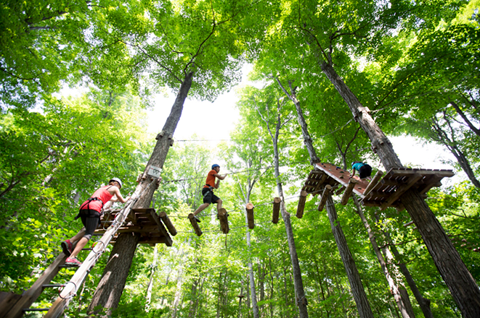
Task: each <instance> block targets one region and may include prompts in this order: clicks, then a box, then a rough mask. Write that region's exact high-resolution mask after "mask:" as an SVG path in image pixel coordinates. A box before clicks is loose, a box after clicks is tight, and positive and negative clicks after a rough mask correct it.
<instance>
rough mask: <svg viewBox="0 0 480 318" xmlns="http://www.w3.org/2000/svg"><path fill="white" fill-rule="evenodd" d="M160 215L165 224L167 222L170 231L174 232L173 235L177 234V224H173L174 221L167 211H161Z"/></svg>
mask: <svg viewBox="0 0 480 318" xmlns="http://www.w3.org/2000/svg"><path fill="white" fill-rule="evenodd" d="M159 217H160V219H161V220H162V222H163V224H165V226H166V227H167V229H168V232H170V234H172V235H173V236H175V235H177V229H176V228H175V226H173V223H172V221H171V220H170V218H169V217H168V215H167V213H165V212H160V214H159Z"/></svg>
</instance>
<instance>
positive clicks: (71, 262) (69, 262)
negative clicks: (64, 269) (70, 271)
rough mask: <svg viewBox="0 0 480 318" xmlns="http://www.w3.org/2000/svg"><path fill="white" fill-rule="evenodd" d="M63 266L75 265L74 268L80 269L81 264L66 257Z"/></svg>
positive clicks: (74, 259) (72, 258) (73, 258)
mask: <svg viewBox="0 0 480 318" xmlns="http://www.w3.org/2000/svg"><path fill="white" fill-rule="evenodd" d="M65 265H76V266H78V267H80V266H82V262H80V261H79V260H78V259H76V258H75V257H67V260H66V261H65Z"/></svg>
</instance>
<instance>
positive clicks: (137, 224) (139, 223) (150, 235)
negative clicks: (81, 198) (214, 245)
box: [95, 208, 177, 246]
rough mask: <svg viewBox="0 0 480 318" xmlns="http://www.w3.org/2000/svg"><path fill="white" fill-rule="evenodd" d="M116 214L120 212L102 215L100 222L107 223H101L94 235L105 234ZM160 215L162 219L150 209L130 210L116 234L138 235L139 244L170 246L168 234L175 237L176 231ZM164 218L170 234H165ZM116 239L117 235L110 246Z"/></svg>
mask: <svg viewBox="0 0 480 318" xmlns="http://www.w3.org/2000/svg"><path fill="white" fill-rule="evenodd" d="M118 212H120V210H114V211H111V212H110V213H108V212H106V213H104V215H103V219H102V221H104V222H105V221H106V222H107V223H101V224H100V225H99V227H98V228H97V230H95V234H103V233H105V231H106V229H107V228H108V227H109V226H110V224H111V223H109V222H113V221H114V220H115V217H116V214H117V213H118ZM160 215H161V216H162V218H160V216H159V214H157V213H156V212H155V209H151V208H147V209H132V210H131V213H130V215H129V216H128V218H127V220H126V221H125V223H124V224H123V226H122V227H120V228H119V229H118V231H117V234H120V233H138V234H140V241H139V243H140V244H150V245H155V244H156V243H164V244H166V245H167V246H172V243H173V242H172V238H171V237H170V234H172V235H176V234H177V233H176V230H175V228H174V227H173V225H172V224H171V222H170V221H169V219H168V217H167V216H166V215H164V214H163V213H160ZM165 218H166V220H168V221H167V222H165V223H166V225H167V228H168V229H169V230H170V234H169V233H168V232H167V229H166V228H165V224H164V222H163V221H162V219H165ZM117 237H118V235H117V236H115V237H114V238H113V239H112V240H111V241H110V244H115V242H116V238H117Z"/></svg>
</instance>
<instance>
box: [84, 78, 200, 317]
mask: <svg viewBox="0 0 480 318" xmlns="http://www.w3.org/2000/svg"><path fill="white" fill-rule="evenodd" d="M192 78H193V73H188V74H186V75H185V79H184V81H183V83H182V85H181V87H180V89H179V91H178V94H177V98H176V99H175V102H174V104H173V106H172V110H171V112H170V115H169V116H168V118H167V121H166V122H165V125H164V126H163V129H162V130H163V133H164V135H163V137H162V138H159V139H158V140H157V143H156V145H155V148H154V150H153V153H152V155H151V156H150V160H149V161H148V163H147V166H146V169H145V171H148V170H147V169H149V168H150V166H156V167H160V168H163V164H164V163H165V159H166V158H167V153H168V151H169V149H170V140H169V138H168V137H169V136H173V133H174V132H175V129H176V127H177V124H178V122H179V120H180V117H181V115H182V110H183V105H184V103H185V99H186V98H187V95H188V91H189V90H190V87H191V85H192ZM150 184H151V182H150V181H149V180H148V179H144V180H142V181H140V183H139V184H138V186H137V188H136V190H135V193H136V194H137V193H138V194H140V195H141V196H140V198H139V199H138V200H137V202H136V203H135V205H134V208H142V207H149V206H150V202H151V200H152V197H153V194H154V192H155V190H156V188H155V187H154V186H150ZM124 236H125V237H128V238H127V239H124V240H122V242H124V243H122V244H119V243H118V242H119V241H120V239H121V238H122V237H124ZM132 237H133V238H132ZM138 240H139V238H138V237H137V236H132V235H131V234H129V233H122V234H120V236H119V239H118V240H117V243H116V244H115V245H114V247H113V249H112V252H111V256H110V261H109V262H108V264H107V266H106V267H105V270H104V272H103V275H102V279H101V280H100V284H99V285H98V286H97V289H96V291H95V293H94V295H93V297H92V303H91V304H90V306H89V307H88V311H93V310H94V308H95V307H97V306H101V307H104V308H108V309H112V308H116V307H117V306H118V303H119V301H120V297H121V295H122V291H123V288H124V286H125V282H126V279H127V276H128V271H129V269H130V265H131V263H132V259H133V256H134V254H135V253H131V254H126V253H124V251H130V250H133V251H135V249H136V246H137V244H138ZM112 255H118V256H115V257H112ZM117 264H118V265H117ZM124 264H128V267H125V265H124ZM119 272H122V275H120V274H117V273H119ZM112 273H115V275H112ZM117 275H119V277H116V276H117ZM114 277H115V279H114Z"/></svg>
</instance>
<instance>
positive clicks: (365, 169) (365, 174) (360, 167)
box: [350, 161, 372, 179]
mask: <svg viewBox="0 0 480 318" xmlns="http://www.w3.org/2000/svg"><path fill="white" fill-rule="evenodd" d="M352 169H353V173H352V176H351V177H350V178H353V176H354V175H355V171H358V173H359V174H360V179H371V178H370V176H371V175H372V167H370V166H369V165H368V164H366V163H363V162H360V161H354V162H353V163H352Z"/></svg>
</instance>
